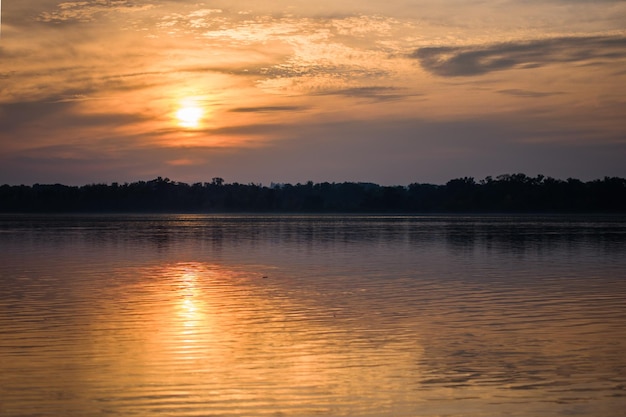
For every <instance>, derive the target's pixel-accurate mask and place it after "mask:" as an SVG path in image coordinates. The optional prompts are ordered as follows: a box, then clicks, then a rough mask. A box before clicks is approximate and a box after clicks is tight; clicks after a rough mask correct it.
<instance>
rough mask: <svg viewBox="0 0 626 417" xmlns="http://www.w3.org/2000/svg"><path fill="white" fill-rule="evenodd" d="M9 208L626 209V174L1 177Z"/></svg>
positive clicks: (3, 201)
mask: <svg viewBox="0 0 626 417" xmlns="http://www.w3.org/2000/svg"><path fill="white" fill-rule="evenodd" d="M0 212H3V213H79V212H80V213H95V212H107V213H242V212H249V213H400V214H402V213H626V179H624V178H618V177H605V178H603V179H598V180H594V181H588V182H583V181H580V180H577V179H572V178H568V179H567V180H559V179H554V178H550V177H545V176H543V175H538V176H537V177H529V176H527V175H525V174H511V175H510V174H506V175H499V176H497V177H495V178H492V177H487V178H485V179H483V180H480V181H475V180H474V178H472V177H464V178H457V179H453V180H450V181H448V182H447V183H446V184H445V185H434V184H421V183H412V184H409V185H406V186H399V185H398V186H381V185H377V184H374V183H364V182H341V183H334V182H333V183H328V182H323V183H313V182H312V181H309V182H306V183H304V184H301V183H298V184H295V185H292V184H272V185H270V186H263V185H261V184H254V183H250V184H239V183H230V184H229V183H226V182H225V181H224V180H223V179H222V178H219V177H216V178H213V179H212V180H211V182H198V183H194V184H187V183H182V182H176V181H171V180H170V179H168V178H161V177H158V178H156V179H153V180H150V181H138V182H132V183H124V184H119V183H111V184H88V185H84V186H67V185H62V184H34V185H31V186H28V185H2V186H0Z"/></svg>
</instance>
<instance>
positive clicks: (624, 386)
mask: <svg viewBox="0 0 626 417" xmlns="http://www.w3.org/2000/svg"><path fill="white" fill-rule="evenodd" d="M0 249H1V250H0V415H1V416H10V417H13V416H55V417H57V416H65V417H90V416H142V417H143V416H268V415H269V416H476V417H477V416H481V417H485V416H605V417H611V416H616V417H617V416H623V415H624V414H623V413H624V411H623V410H625V409H626V221H625V220H624V219H623V218H619V217H540V218H538V217H480V216H475V217H436V216H430V217H394V216H388V217H386V216H373V217H367V216H265V217H263V216H171V215H162V216H74V217H72V216H47V217H42V216H3V217H0Z"/></svg>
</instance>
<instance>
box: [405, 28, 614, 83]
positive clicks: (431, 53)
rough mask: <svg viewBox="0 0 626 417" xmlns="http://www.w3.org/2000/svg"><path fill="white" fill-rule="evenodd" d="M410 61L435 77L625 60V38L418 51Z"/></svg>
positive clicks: (558, 39)
mask: <svg viewBox="0 0 626 417" xmlns="http://www.w3.org/2000/svg"><path fill="white" fill-rule="evenodd" d="M411 57H412V58H416V59H418V60H419V62H420V64H421V66H422V67H423V68H424V69H425V70H426V71H429V72H430V73H432V74H435V75H439V76H442V77H459V76H476V75H484V74H488V73H490V72H494V71H504V70H510V69H528V68H538V67H542V66H546V65H551V64H555V63H573V62H579V63H592V62H595V63H598V62H600V61H602V60H618V59H624V58H626V37H622V36H590V37H563V38H553V39H540V40H533V41H527V42H508V43H498V44H492V45H477V46H458V47H452V46H440V47H424V48H419V49H417V50H415V51H414V52H413V53H412V54H411Z"/></svg>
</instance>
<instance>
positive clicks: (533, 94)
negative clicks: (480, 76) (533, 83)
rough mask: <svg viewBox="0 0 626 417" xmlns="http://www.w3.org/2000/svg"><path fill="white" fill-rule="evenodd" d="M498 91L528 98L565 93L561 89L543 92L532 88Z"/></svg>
mask: <svg viewBox="0 0 626 417" xmlns="http://www.w3.org/2000/svg"><path fill="white" fill-rule="evenodd" d="M498 93H500V94H504V95H507V96H515V97H527V98H541V97H550V96H556V95H561V94H565V93H563V92H560V91H555V92H543V91H530V90H521V89H518V88H511V89H507V90H499V91H498Z"/></svg>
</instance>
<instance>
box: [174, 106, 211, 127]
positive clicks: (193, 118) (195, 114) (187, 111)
mask: <svg viewBox="0 0 626 417" xmlns="http://www.w3.org/2000/svg"><path fill="white" fill-rule="evenodd" d="M203 115H204V111H203V110H202V107H200V106H198V105H197V104H196V103H194V102H190V101H185V102H183V103H182V104H181V107H180V109H178V111H177V112H176V118H177V119H178V125H179V126H181V127H186V128H189V129H193V128H197V127H198V126H199V125H200V121H201V120H202V116H203Z"/></svg>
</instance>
